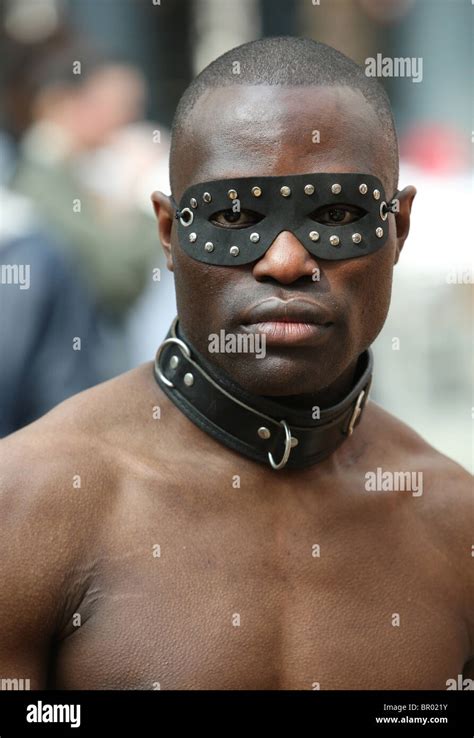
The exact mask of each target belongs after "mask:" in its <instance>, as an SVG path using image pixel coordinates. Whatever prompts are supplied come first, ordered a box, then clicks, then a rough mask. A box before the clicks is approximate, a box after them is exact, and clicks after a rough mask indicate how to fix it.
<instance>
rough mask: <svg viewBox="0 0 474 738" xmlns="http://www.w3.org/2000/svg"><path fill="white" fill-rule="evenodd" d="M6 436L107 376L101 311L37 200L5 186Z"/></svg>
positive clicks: (2, 419) (0, 427) (1, 345)
mask: <svg viewBox="0 0 474 738" xmlns="http://www.w3.org/2000/svg"><path fill="white" fill-rule="evenodd" d="M0 354H1V361H0V438H1V437H3V436H6V435H8V434H9V433H12V432H13V431H15V430H18V429H19V428H21V427H22V426H24V425H26V424H27V423H29V422H31V421H33V420H36V418H39V417H40V416H41V415H43V414H44V413H46V412H48V410H50V409H51V408H52V407H54V406H55V405H56V404H58V403H59V402H62V400H65V399H66V398H67V397H69V396H70V395H73V394H75V393H76V392H80V391H81V390H84V389H87V388H88V387H90V386H92V385H94V384H96V383H97V382H100V381H101V380H103V379H105V376H104V374H103V373H102V371H101V368H100V366H99V363H98V360H97V357H98V354H99V337H98V334H97V330H96V312H95V310H94V308H93V306H92V301H91V299H90V296H89V295H88V294H87V290H86V289H85V288H84V287H83V285H81V283H80V280H79V279H78V278H77V276H76V275H74V274H73V273H72V271H71V268H70V266H69V265H68V263H67V261H66V260H65V259H64V257H62V256H61V254H60V253H58V250H57V248H56V246H55V244H54V243H53V242H52V240H51V238H50V237H49V235H48V233H47V231H46V230H45V229H44V228H42V226H41V223H40V222H39V221H38V218H37V215H36V214H35V212H34V208H33V207H32V205H31V203H30V202H29V201H28V200H27V199H26V198H24V197H21V196H19V195H17V194H14V193H12V192H9V191H8V190H7V189H5V188H3V187H2V188H0Z"/></svg>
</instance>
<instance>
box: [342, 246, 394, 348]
mask: <svg viewBox="0 0 474 738" xmlns="http://www.w3.org/2000/svg"><path fill="white" fill-rule="evenodd" d="M395 247H396V242H395V238H394V236H392V234H391V235H390V236H389V239H388V240H387V243H386V244H385V245H384V247H383V248H381V249H380V250H379V251H376V252H375V253H373V254H370V255H369V256H366V257H362V258H360V259H351V260H349V261H345V262H344V263H341V264H340V265H337V263H336V264H335V265H334V266H332V267H331V269H330V272H329V273H328V275H327V276H328V280H329V282H330V289H331V292H333V293H334V295H339V296H340V297H341V299H342V301H343V303H344V308H345V314H346V316H347V323H348V325H347V331H348V334H349V335H350V336H351V337H352V338H353V339H354V340H355V342H356V343H357V344H359V345H360V346H361V347H362V348H364V347H366V346H368V345H370V344H371V343H372V342H373V341H374V340H375V338H376V337H377V335H378V334H379V332H380V331H381V329H382V327H383V324H384V323H385V319H386V317H387V313H388V309H389V305H390V297H391V292H392V277H393V266H394V259H395Z"/></svg>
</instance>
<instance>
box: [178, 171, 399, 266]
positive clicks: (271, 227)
mask: <svg viewBox="0 0 474 738" xmlns="http://www.w3.org/2000/svg"><path fill="white" fill-rule="evenodd" d="M397 206H398V201H397V200H396V199H392V200H390V202H388V203H387V200H386V197H385V192H384V188H383V185H382V183H381V181H380V180H379V179H378V178H377V177H374V176H373V175H371V174H358V173H357V174H326V173H324V174H294V175H289V176H286V177H241V178H233V179H219V180H214V181H211V182H201V183H199V184H194V185H191V187H188V189H187V190H186V191H185V193H184V194H183V196H182V198H181V201H180V204H179V208H177V209H176V218H177V219H178V238H179V242H180V244H181V247H182V248H183V249H184V251H185V252H186V254H188V256H191V257H192V258H193V259H197V260H198V261H202V262H204V263H206V264H216V265H220V266H234V265H240V264H248V263H250V262H253V261H256V260H257V259H260V258H261V257H262V256H263V254H264V253H265V251H266V250H267V249H268V248H269V247H270V246H271V244H272V243H273V241H274V240H275V238H276V237H277V236H278V234H279V233H281V232H282V231H290V232H291V233H293V235H294V236H296V238H297V239H298V240H299V241H300V243H302V244H303V246H304V247H305V248H306V249H307V250H308V251H309V252H310V253H311V254H314V256H316V257H318V258H320V259H329V260H335V259H353V258H355V257H358V256H365V255H366V254H371V253H373V252H374V251H377V250H378V249H380V248H381V247H382V246H383V245H384V244H385V242H386V240H387V236H388V223H387V217H388V213H389V212H397ZM346 221H347V222H346Z"/></svg>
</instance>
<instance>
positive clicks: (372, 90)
mask: <svg viewBox="0 0 474 738" xmlns="http://www.w3.org/2000/svg"><path fill="white" fill-rule="evenodd" d="M237 86H247V87H249V88H253V94H252V91H249V93H248V94H247V98H250V97H253V99H254V104H255V108H256V112H257V113H258V117H259V120H265V119H266V123H267V125H268V126H269V127H271V126H272V125H273V120H274V117H275V118H276V117H277V115H278V111H277V110H276V109H275V105H274V103H275V98H274V97H273V96H272V97H271V98H270V96H269V95H268V93H267V92H266V88H268V87H272V88H274V91H275V92H276V89H275V88H281V90H282V93H283V94H284V91H285V89H288V88H290V89H291V88H300V89H302V90H303V89H305V94H306V96H307V98H309V97H314V98H316V97H317V95H318V92H320V90H321V88H323V87H332V88H338V89H339V90H340V94H341V95H342V94H343V95H345V96H349V99H350V98H352V99H353V101H354V108H353V110H354V113H353V118H352V116H351V118H349V119H346V120H341V118H340V117H338V113H339V110H338V107H337V101H336V100H335V105H334V107H333V110H332V115H333V118H332V119H328V118H327V115H326V118H325V121H321V120H320V119H319V118H318V115H317V113H316V114H315V115H313V119H312V121H309V123H310V124H311V125H312V128H310V130H309V131H308V132H307V133H308V138H309V137H310V134H312V132H313V131H314V130H317V131H319V132H320V134H321V142H322V143H324V138H326V139H327V138H328V137H329V135H330V133H331V126H333V125H335V124H338V125H345V126H346V127H347V128H350V127H351V126H352V125H356V126H357V124H358V122H359V123H360V122H361V121H360V118H361V110H362V109H363V108H365V109H366V111H365V115H366V117H367V118H372V119H373V121H374V124H375V125H372V126H371V137H370V141H369V137H368V136H367V134H366V136H365V137H364V135H363V134H364V130H363V129H364V127H363V126H362V127H361V139H360V143H361V146H364V145H369V143H370V146H371V148H372V154H373V157H375V158H376V159H377V160H378V162H377V163H378V165H379V171H378V172H377V174H378V175H379V176H380V178H381V179H382V181H383V182H384V185H385V187H386V188H387V191H392V192H393V191H395V190H396V188H397V184H398V168H399V164H398V142H397V135H396V131H395V125H394V121H393V116H392V111H391V106H390V101H389V99H388V96H387V93H386V92H385V90H384V88H383V87H382V85H381V84H380V83H379V82H378V81H377V80H376V79H374V78H372V77H367V76H366V75H365V71H364V69H363V67H361V66H360V65H358V64H356V63H355V62H354V61H352V59H349V58H348V57H347V56H345V55H344V54H342V53H341V52H339V51H337V50H336V49H334V48H332V47H330V46H327V45H326V44H323V43H319V42H317V41H313V40H311V39H306V38H295V37H291V36H280V37H274V38H265V39H260V40H258V41H251V42H250V43H246V44H243V45H242V46H238V47H236V48H235V49H231V50H230V51H228V52H226V53H225V54H223V55H222V56H220V57H219V58H218V59H216V60H215V61H213V62H212V63H211V64H209V65H208V66H207V67H206V68H205V69H204V70H203V71H202V72H201V73H200V74H199V75H198V76H197V77H196V78H195V79H194V80H193V82H192V83H191V84H190V85H189V87H188V88H187V89H186V91H185V92H184V94H183V96H182V97H181V100H180V102H179V104H178V107H177V109H176V113H175V116H174V120H173V126H172V137H171V153H170V181H171V191H172V193H173V195H174V196H175V199H176V198H178V197H179V196H180V195H181V194H182V192H183V190H184V189H185V188H186V186H188V185H189V184H190V178H191V180H194V178H195V176H196V175H197V176H198V177H199V176H200V175H199V174H198V171H196V165H197V164H198V161H197V160H198V158H199V160H200V163H201V162H202V161H203V155H205V153H206V151H207V152H208V153H212V148H213V146H214V143H215V135H214V133H215V129H214V126H213V120H215V119H216V117H219V118H223V117H224V118H225V117H227V118H229V119H230V121H231V122H232V120H233V121H234V125H233V126H229V128H228V131H229V135H228V136H227V138H228V143H229V144H230V145H232V144H233V145H234V147H235V146H239V145H240V148H241V151H242V148H243V143H242V141H240V142H239V122H240V121H241V120H242V116H241V115H240V113H241V111H239V110H238V109H237V108H236V102H237V99H236V98H237V97H238V96H236V95H235V94H234V93H235V92H236V89H235V88H236V87H237ZM218 88H228V90H227V92H228V94H226V95H225V96H224V98H223V99H225V101H226V108H225V109H224V108H222V107H220V108H219V109H216V108H215V107H214V106H211V105H209V103H210V101H211V99H213V95H212V91H213V90H216V89H218ZM336 97H337V96H336ZM221 99H222V98H221ZM266 99H267V100H268V101H270V99H272V102H273V107H272V108H269V107H268V106H266V105H265V102H266ZM357 102H358V103H359V104H357ZM209 108H211V110H210V114H209V113H208V114H207V115H206V109H207V110H209ZM346 112H347V111H346ZM313 113H314V110H313ZM324 122H325V123H326V126H324ZM374 132H375V133H376V139H377V140H376V141H375V140H374V138H373V133H374ZM348 139H350V140H351V141H352V140H353V136H348ZM311 142H312V143H313V149H315V148H316V147H315V146H314V140H313V138H311ZM244 145H245V146H247V147H249V146H250V150H251V145H250V144H249V142H248V141H245V144H244ZM197 146H199V148H200V149H201V150H200V152H199V154H200V156H199V157H198V156H197V153H198V152H196V150H195V149H196V147H197ZM203 149H204V150H203ZM374 149H375V151H374ZM238 159H239V157H237V162H238ZM308 171H310V170H308ZM287 173H289V172H287ZM201 179H202V180H204V179H205V175H204V173H203V175H202V177H201Z"/></svg>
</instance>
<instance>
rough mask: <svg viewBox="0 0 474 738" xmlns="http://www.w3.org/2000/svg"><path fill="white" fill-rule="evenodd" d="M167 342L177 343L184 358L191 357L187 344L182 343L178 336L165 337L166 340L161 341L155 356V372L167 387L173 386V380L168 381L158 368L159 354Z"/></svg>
mask: <svg viewBox="0 0 474 738" xmlns="http://www.w3.org/2000/svg"><path fill="white" fill-rule="evenodd" d="M169 343H177V344H178V346H180V348H182V350H183V351H184V353H185V354H186V358H187V359H190V358H191V351H190V350H189V346H187V345H186V344H185V343H184V341H182V340H181V339H180V338H176V337H173V338H167V339H166V341H163V343H162V344H161V345H160V346H159V347H158V351H157V352H156V356H155V372H156V373H157V374H158V376H159V378H160V379H161V381H162V382H163V383H164V384H166V386H167V387H174V384H173V382H170V380H169V379H168V377H165V375H164V374H163V372H162V371H161V369H160V356H161V354H162V352H163V349H164V347H165V346H166V345H167V344H169Z"/></svg>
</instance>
